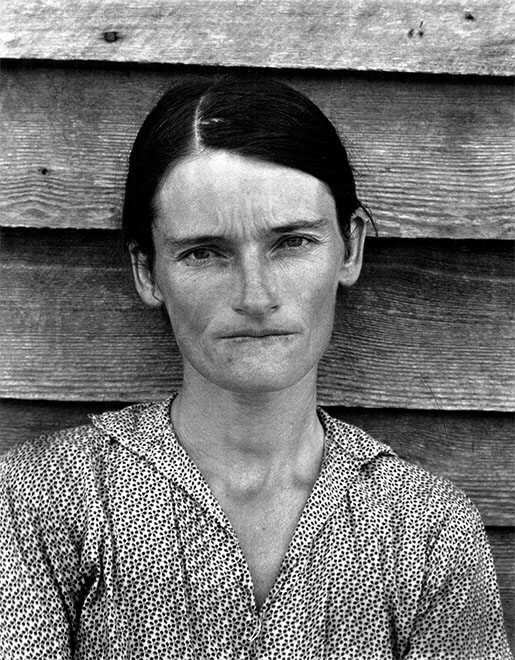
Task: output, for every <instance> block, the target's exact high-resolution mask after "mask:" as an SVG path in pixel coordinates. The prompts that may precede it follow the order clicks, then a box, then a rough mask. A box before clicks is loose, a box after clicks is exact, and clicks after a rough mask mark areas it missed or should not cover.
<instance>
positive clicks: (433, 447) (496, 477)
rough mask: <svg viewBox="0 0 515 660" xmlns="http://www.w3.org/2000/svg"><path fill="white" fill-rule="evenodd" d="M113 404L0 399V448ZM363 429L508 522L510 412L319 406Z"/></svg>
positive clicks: (512, 464) (497, 521) (489, 515)
mask: <svg viewBox="0 0 515 660" xmlns="http://www.w3.org/2000/svg"><path fill="white" fill-rule="evenodd" d="M124 405H127V404H126V403H123V404H121V403H119V402H115V401H114V402H63V401H26V400H14V399H4V400H2V401H1V402H0V411H1V415H0V452H4V451H6V450H7V449H8V448H10V447H12V446H14V445H15V444H17V443H19V442H23V441H25V440H29V439H30V438H33V437H35V436H37V435H40V434H41V433H49V432H51V431H54V430H57V429H60V428H66V427H72V426H79V425H81V424H86V423H88V414H89V413H98V412H103V411H104V410H109V409H117V408H120V407H122V406H124ZM327 410H328V412H330V413H331V414H332V415H334V416H335V417H338V418H339V419H342V420H343V421H346V422H349V423H351V424H355V425H356V426H359V427H360V428H362V429H365V430H366V431H367V432H368V433H370V434H371V435H372V436H373V437H374V438H376V439H377V440H379V441H381V442H385V443H387V444H389V445H390V446H391V447H392V449H394V451H396V452H397V453H398V455H399V456H400V457H401V458H404V459H405V460H407V461H409V462H410V463H415V464H417V465H420V466H421V467H423V468H425V469H426V470H429V471H430V472H432V473H433V474H438V475H440V476H442V477H445V478H446V479H449V480H450V481H452V482H453V483H455V484H456V485H457V486H458V487H459V488H461V489H462V490H464V491H465V492H466V493H467V495H468V496H469V497H470V498H471V499H472V501H473V502H474V503H475V504H476V506H477V507H478V509H479V511H480V513H481V516H482V518H483V521H484V522H485V524H487V525H492V526H508V525H514V524H515V504H514V502H515V484H514V482H513V473H514V471H515V456H514V454H513V451H512V444H513V442H512V439H513V416H512V415H510V414H508V413H492V412H490V413H484V412H461V411H460V412H439V411H420V410H417V411H414V410H383V409H379V410H366V409H360V408H335V407H329V408H327Z"/></svg>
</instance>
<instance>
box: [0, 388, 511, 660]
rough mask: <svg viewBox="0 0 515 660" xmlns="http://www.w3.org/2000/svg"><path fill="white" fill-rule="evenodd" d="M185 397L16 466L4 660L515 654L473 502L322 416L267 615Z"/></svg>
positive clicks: (1, 497)
mask: <svg viewBox="0 0 515 660" xmlns="http://www.w3.org/2000/svg"><path fill="white" fill-rule="evenodd" d="M172 399H173V397H171V398H170V399H167V400H166V401H164V402H159V403H151V404H138V405H135V406H131V407H129V408H126V409H124V410H122V411H118V412H110V413H105V414H103V415H100V416H97V417H93V418H92V423H91V424H90V425H88V426H83V427H80V428H76V429H71V430H66V431H61V432H59V433H56V434H53V435H50V436H45V437H42V438H39V439H37V440H35V441H33V442H29V443H24V444H22V445H20V446H19V447H17V448H15V449H13V450H11V451H10V452H9V453H8V454H7V455H6V456H5V457H4V458H3V460H2V461H1V463H0V470H1V471H0V475H1V482H0V483H1V488H0V525H1V528H2V529H1V532H0V571H1V573H0V658H1V659H2V660H18V659H20V660H22V659H23V660H36V659H38V660H64V659H70V658H75V659H80V660H86V659H87V660H103V659H105V660H107V659H109V660H143V659H145V660H153V659H156V660H157V659H158V658H159V659H160V660H162V659H165V660H166V659H174V658H177V659H179V658H180V659H181V660H185V659H191V660H204V659H205V660H208V659H209V660H211V659H213V660H238V659H241V660H244V659H248V660H251V659H252V660H295V659H297V658H298V659H299V660H319V659H322V658H327V659H341V660H346V659H349V660H351V659H355V660H368V659H370V660H376V659H377V660H383V659H384V660H386V659H391V658H406V659H409V660H415V659H417V660H418V659H420V660H422V659H424V660H425V659H435V660H438V659H441V660H452V659H456V660H457V659H462V660H488V659H492V660H494V659H495V660H505V659H508V658H511V657H512V656H511V654H510V651H509V649H508V645H507V642H506V637H505V633H504V630H503V621H502V610H501V605H500V601H499V595H498V589H497V584H496V578H495V572H494V567H493V563H492V558H491V554H490V549H489V547H488V542H487V539H486V536H485V532H484V528H483V525H482V523H481V520H480V517H479V514H478V513H477V510H476V509H475V507H474V505H473V504H472V503H471V502H470V501H469V500H468V499H467V497H466V496H465V495H464V494H463V493H461V492H460V491H459V490H457V489H456V488H455V487H454V486H452V485H451V484H450V483H449V482H447V481H445V480H443V479H440V478H437V477H435V476H432V475H430V474H428V473H427V472H425V471H424V470H421V469H419V468H418V467H415V466H413V465H410V464H408V463H406V462H404V461H403V460H401V459H399V458H398V457H397V456H396V455H395V453H394V452H393V451H392V450H391V449H390V448H389V447H387V446H386V445H383V444H381V443H378V442H376V441H374V440H373V439H372V438H370V437H369V436H368V435H367V434H366V433H364V432H363V431H361V430H359V429H357V428H355V427H353V426H350V425H348V424H344V423H342V422H340V421H338V420H336V419H333V418H332V417H330V416H329V415H328V414H327V413H325V412H324V411H322V410H321V409H319V411H318V414H319V417H320V420H321V422H322V424H323V426H324V429H325V440H326V449H325V455H324V459H323V462H322V467H321V471H320V474H319V477H318V479H317V481H316V482H315V485H314V487H313V490H312V492H311V494H310V497H309V499H308V501H307V503H306V505H305V507H304V510H303V512H302V515H301V518H300V521H299V523H298V525H297V528H296V530H295V533H294V536H293V538H292V540H291V543H290V545H289V548H288V550H287V553H286V555H285V557H284V559H283V562H282V565H281V568H280V572H279V574H278V576H277V579H276V581H275V584H274V586H273V587H272V590H271V591H270V593H269V595H268V597H267V599H266V600H265V602H264V603H263V605H262V606H261V608H259V609H258V608H257V607H256V603H255V600H254V594H253V585H252V579H251V576H250V572H249V568H248V566H247V563H246V560H245V557H244V555H243V553H242V550H241V548H240V546H239V543H238V540H237V538H236V535H235V533H234V531H233V529H232V527H231V524H230V522H229V521H228V519H227V517H226V515H225V514H224V512H223V510H222V509H221V507H220V505H219V503H218V502H217V500H216V499H215V498H214V496H213V494H212V492H211V491H210V489H209V487H208V485H207V483H206V481H205V480H204V478H203V477H202V475H201V473H200V471H199V470H198V468H197V467H196V465H195V464H194V463H193V462H192V461H191V459H190V458H189V456H188V454H187V453H186V452H185V450H184V449H183V447H182V446H181V445H180V444H179V442H178V441H177V438H176V436H175V435H174V431H173V428H172V426H171V423H170V405H171V401H172Z"/></svg>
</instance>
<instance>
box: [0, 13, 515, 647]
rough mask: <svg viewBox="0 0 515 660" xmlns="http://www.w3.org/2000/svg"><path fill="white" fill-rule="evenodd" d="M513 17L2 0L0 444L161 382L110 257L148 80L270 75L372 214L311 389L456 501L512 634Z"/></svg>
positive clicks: (170, 349) (119, 268)
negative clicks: (317, 124)
mask: <svg viewBox="0 0 515 660" xmlns="http://www.w3.org/2000/svg"><path fill="white" fill-rule="evenodd" d="M514 13H515V9H514V7H513V4H512V3H509V2H507V1H506V0H504V1H501V0H490V1H489V0H477V1H476V2H474V3H472V4H471V3H465V2H462V1H461V0H457V1H456V2H452V3H450V2H446V1H444V0H439V1H437V2H429V1H428V0H409V1H408V0H396V1H394V2H391V3H382V4H381V3H377V2H374V1H373V0H358V1H356V2H354V1H351V0H320V1H317V2H314V0H280V2H277V1H275V0H274V2H271V1H270V0H265V1H261V0H259V1H257V0H250V1H249V2H243V3H242V2H240V1H239V0H207V1H204V0H189V1H187V0H156V1H155V2H135V0H128V2H125V3H115V2H114V1H112V0H109V1H108V0H103V1H102V0H86V1H84V2H77V0H70V1H69V2H66V3H61V2H58V0H38V2H36V1H35V0H29V1H25V2H23V3H22V2H21V0H6V1H5V2H4V3H3V6H2V26H1V28H0V57H2V58H4V61H3V63H2V70H1V74H0V75H1V89H0V100H1V112H0V240H1V262H0V354H1V363H0V397H2V406H1V412H0V451H5V450H7V449H8V448H9V447H10V446H12V445H14V444H15V443H17V442H20V441H23V440H25V439H29V438H30V437H33V436H34V435H37V434H39V433H41V432H47V431H51V430H53V429H56V428H62V427H64V426H72V425H77V424H81V423H85V422H86V421H87V413H88V412H98V411H101V410H105V409H108V408H116V407H120V406H122V405H126V404H127V403H130V402H132V401H136V400H141V399H149V398H154V397H160V396H165V395H166V394H168V393H169V391H170V390H171V389H173V388H175V387H177V386H178V384H179V383H180V377H181V374H180V360H179V356H178V353H177V349H176V346H175V344H174V342H173V339H172V338H171V337H170V333H169V329H168V326H167V325H166V323H165V322H164V320H163V318H162V317H161V315H160V314H156V313H152V312H150V311H148V310H146V309H145V308H144V307H143V305H142V304H141V303H140V302H139V300H138V299H137V297H136V295H135V293H134V291H133V287H132V283H131V279H130V274H129V272H128V268H127V263H126V260H125V259H124V257H123V256H122V255H121V253H120V251H119V250H118V247H117V246H118V242H119V234H118V231H117V226H118V222H119V216H120V206H121V200H122V194H123V180H124V174H125V167H126V161H127V156H128V149H129V148H130V144H131V141H132V139H133V138H134V136H135V134H136V131H137V128H138V125H139V123H140V122H141V121H142V119H143V117H144V116H145V114H146V112H147V111H148V110H149V109H150V107H151V106H152V104H153V102H155V101H156V100H157V98H158V97H159V95H160V92H161V91H162V90H163V89H164V88H165V87H166V85H167V84H168V83H169V81H170V79H171V78H172V77H180V76H183V75H185V74H188V73H190V72H201V73H204V74H207V75H218V74H220V73H223V72H226V71H231V70H234V69H235V68H236V70H241V67H244V68H245V70H246V71H249V70H256V71H257V72H259V73H260V74H263V75H269V76H271V75H273V76H274V77H276V78H279V79H281V80H284V81H286V82H289V83H290V84H292V85H293V86H295V87H297V88H298V89H300V90H301V91H304V92H306V93H308V95H309V96H311V97H312V98H313V99H314V100H315V101H316V102H317V103H318V104H319V105H320V106H321V107H322V109H323V110H324V111H325V112H326V113H328V114H329V116H330V117H331V118H332V119H333V121H334V123H335V125H336V126H337V127H338V129H339V130H340V132H341V133H342V135H343V136H344V139H345V140H346V142H347V144H348V146H349V151H350V155H351V160H352V162H353V164H354V165H355V166H356V169H357V179H358V180H357V183H358V190H359V192H360V195H361V197H362V198H363V201H365V202H366V203H367V204H368V205H369V206H370V207H371V209H372V211H373V214H374V217H375V219H376V221H377V224H378V228H379V237H378V238H373V237H371V238H370V239H369V240H368V242H367V247H366V257H365V267H364V271H363V275H362V277H361V279H360V281H359V282H358V284H357V285H356V286H355V287H354V288H353V289H351V290H350V291H348V292H345V294H343V295H342V296H341V299H340V300H339V305H338V313H337V318H336V324H335V332H334V335H333V339H332V342H331V346H330V348H329V350H328V352H327V355H326V356H325V358H324V360H323V363H322V366H321V370H320V380H319V387H320V400H321V402H322V403H324V404H326V405H329V406H332V408H331V411H332V412H333V413H334V414H336V415H337V416H338V417H340V418H342V419H344V420H346V421H349V422H351V423H355V424H357V425H358V426H361V427H362V428H365V429H366V430H367V431H369V432H370V433H371V434H372V435H373V436H374V437H376V438H378V439H379V440H382V441H384V442H386V443H388V444H390V445H391V446H392V447H393V448H394V449H395V450H396V451H397V452H398V453H399V454H400V455H401V456H403V457H405V458H406V459H408V460H410V461H412V462H415V463H417V464H419V465H421V466H423V467H425V468H427V469H428V470H430V471H432V472H434V473H438V474H441V475H443V476H445V477H447V478H449V479H451V480H452V481H454V482H455V483H456V484H457V485H458V486H459V487H460V488H462V489H463V490H464V491H465V492H466V493H467V494H468V495H469V496H470V497H471V499H472V500H473V501H474V502H475V503H476V505H477V506H478V508H479V510H480V512H481V515H482V517H483V520H484V522H485V524H486V525H487V532H488V535H489V538H490V541H491V544H492V549H493V554H494V559H495V563H496V568H497V571H498V576H499V583H500V589H501V597H502V600H503V604H504V608H505V613H506V623H507V627H508V629H509V631H510V636H511V639H512V641H513V621H514V618H515V616H514V615H515V610H514V597H515V584H514V576H513V566H514V560H515V556H514V555H515V551H514V548H515V546H514V524H515V511H514V500H515V498H514V481H513V474H514V452H513V415H512V413H513V408H514V388H513V382H514V374H513V371H514V366H513V365H514V359H513V358H514V356H513V339H514V333H513V320H512V316H513V277H512V263H513V261H512V260H513V244H512V242H511V240H510V239H512V238H513V235H514V232H513V202H514V190H515V185H514V184H515V167H514V163H513V146H514V144H513V142H514V141H513V109H512V85H513V79H512V78H511V76H512V74H513V68H514V67H513V51H514V49H513V43H514V38H513V34H514V32H515V31H514V27H515V19H514ZM142 65H144V66H142ZM442 74H445V75H442Z"/></svg>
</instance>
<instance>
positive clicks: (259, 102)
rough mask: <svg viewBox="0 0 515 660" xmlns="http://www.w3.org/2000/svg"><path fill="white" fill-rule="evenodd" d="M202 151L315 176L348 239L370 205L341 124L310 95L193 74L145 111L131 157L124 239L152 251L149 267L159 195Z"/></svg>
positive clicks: (272, 84) (261, 82)
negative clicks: (363, 198)
mask: <svg viewBox="0 0 515 660" xmlns="http://www.w3.org/2000/svg"><path fill="white" fill-rule="evenodd" d="M200 148H211V149H220V150H222V149H223V150H225V151H231V152H234V153H237V154H239V155H242V156H249V157H252V158H259V159H262V160H264V161H268V162H270V163H275V164H278V165H284V166H286V167H291V168H294V169H297V170H301V171H302V172H306V173H307V174H311V175H312V176H314V177H316V178H317V179H319V180H320V181H322V182H324V183H325V184H326V185H327V186H328V188H329V190H330V191H331V193H332V195H333V197H334V200H335V205H336V211H337V217H338V223H339V227H340V231H341V233H342V235H343V236H344V238H347V237H348V233H349V224H350V218H351V216H352V214H353V212H354V211H356V209H357V208H359V207H361V208H364V207H363V206H362V205H361V203H360V202H359V200H358V198H357V196H356V188H355V182H354V175H353V172H352V169H351V166H350V164H349V160H348V157H347V152H346V150H345V148H344V146H343V145H342V142H341V140H340V138H339V136H338V133H337V132H336V129H335V128H334V126H333V125H332V123H331V122H330V121H329V119H328V118H327V117H326V116H325V115H324V113H323V112H322V111H321V110H320V109H319V108H318V107H317V106H316V105H315V104H314V103H313V102H312V101H310V100H309V99H308V98H307V97H306V96H304V95H303V94H301V93H300V92H298V91H296V90H294V89H292V88H291V87H289V86H288V85H286V84H284V83H281V82H278V81H276V80H268V79H263V78H261V79H256V78H247V77H245V78H242V77H239V76H224V77H223V78H218V79H211V78H204V77H200V76H199V77H188V78H186V79H184V80H181V81H180V82H177V83H175V84H173V85H172V86H171V87H170V88H169V89H168V91H167V92H166V93H165V94H164V96H162V98H161V99H160V100H159V102H158V103H157V105H156V106H155V107H154V108H153V110H152V111H151V112H150V114H149V115H148V116H147V118H146V119H145V121H144V123H143V125H142V127H141V129H140V131H139V133H138V135H137V137H136V140H135V142H134V146H133V148H132V151H131V156H130V161H129V172H128V175H127V182H126V189H125V202H124V207H123V216H122V228H123V240H124V243H125V246H126V247H129V246H130V245H136V246H137V248H138V249H139V250H141V251H142V252H143V253H144V254H146V256H147V258H148V259H149V265H150V267H151V268H152V263H153V257H154V246H153V241H152V222H153V220H154V198H155V194H156V192H157V190H158V187H159V185H160V183H161V182H162V180H163V179H164V177H165V175H166V174H167V173H168V171H169V170H170V169H171V168H172V167H173V165H174V164H175V163H177V161H179V160H180V159H181V158H184V157H185V156H188V155H190V154H192V153H195V152H196V151H198V150H199V149H200ZM364 210H365V213H367V215H368V211H367V210H366V209H364Z"/></svg>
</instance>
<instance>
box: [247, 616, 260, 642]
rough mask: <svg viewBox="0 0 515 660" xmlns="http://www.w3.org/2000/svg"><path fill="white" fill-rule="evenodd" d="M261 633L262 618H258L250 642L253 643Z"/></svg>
mask: <svg viewBox="0 0 515 660" xmlns="http://www.w3.org/2000/svg"><path fill="white" fill-rule="evenodd" d="M260 634H261V619H258V621H257V626H256V629H255V630H254V632H253V633H252V637H251V638H250V643H251V644H252V643H253V642H255V641H256V639H257V638H258V637H259V635H260Z"/></svg>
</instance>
